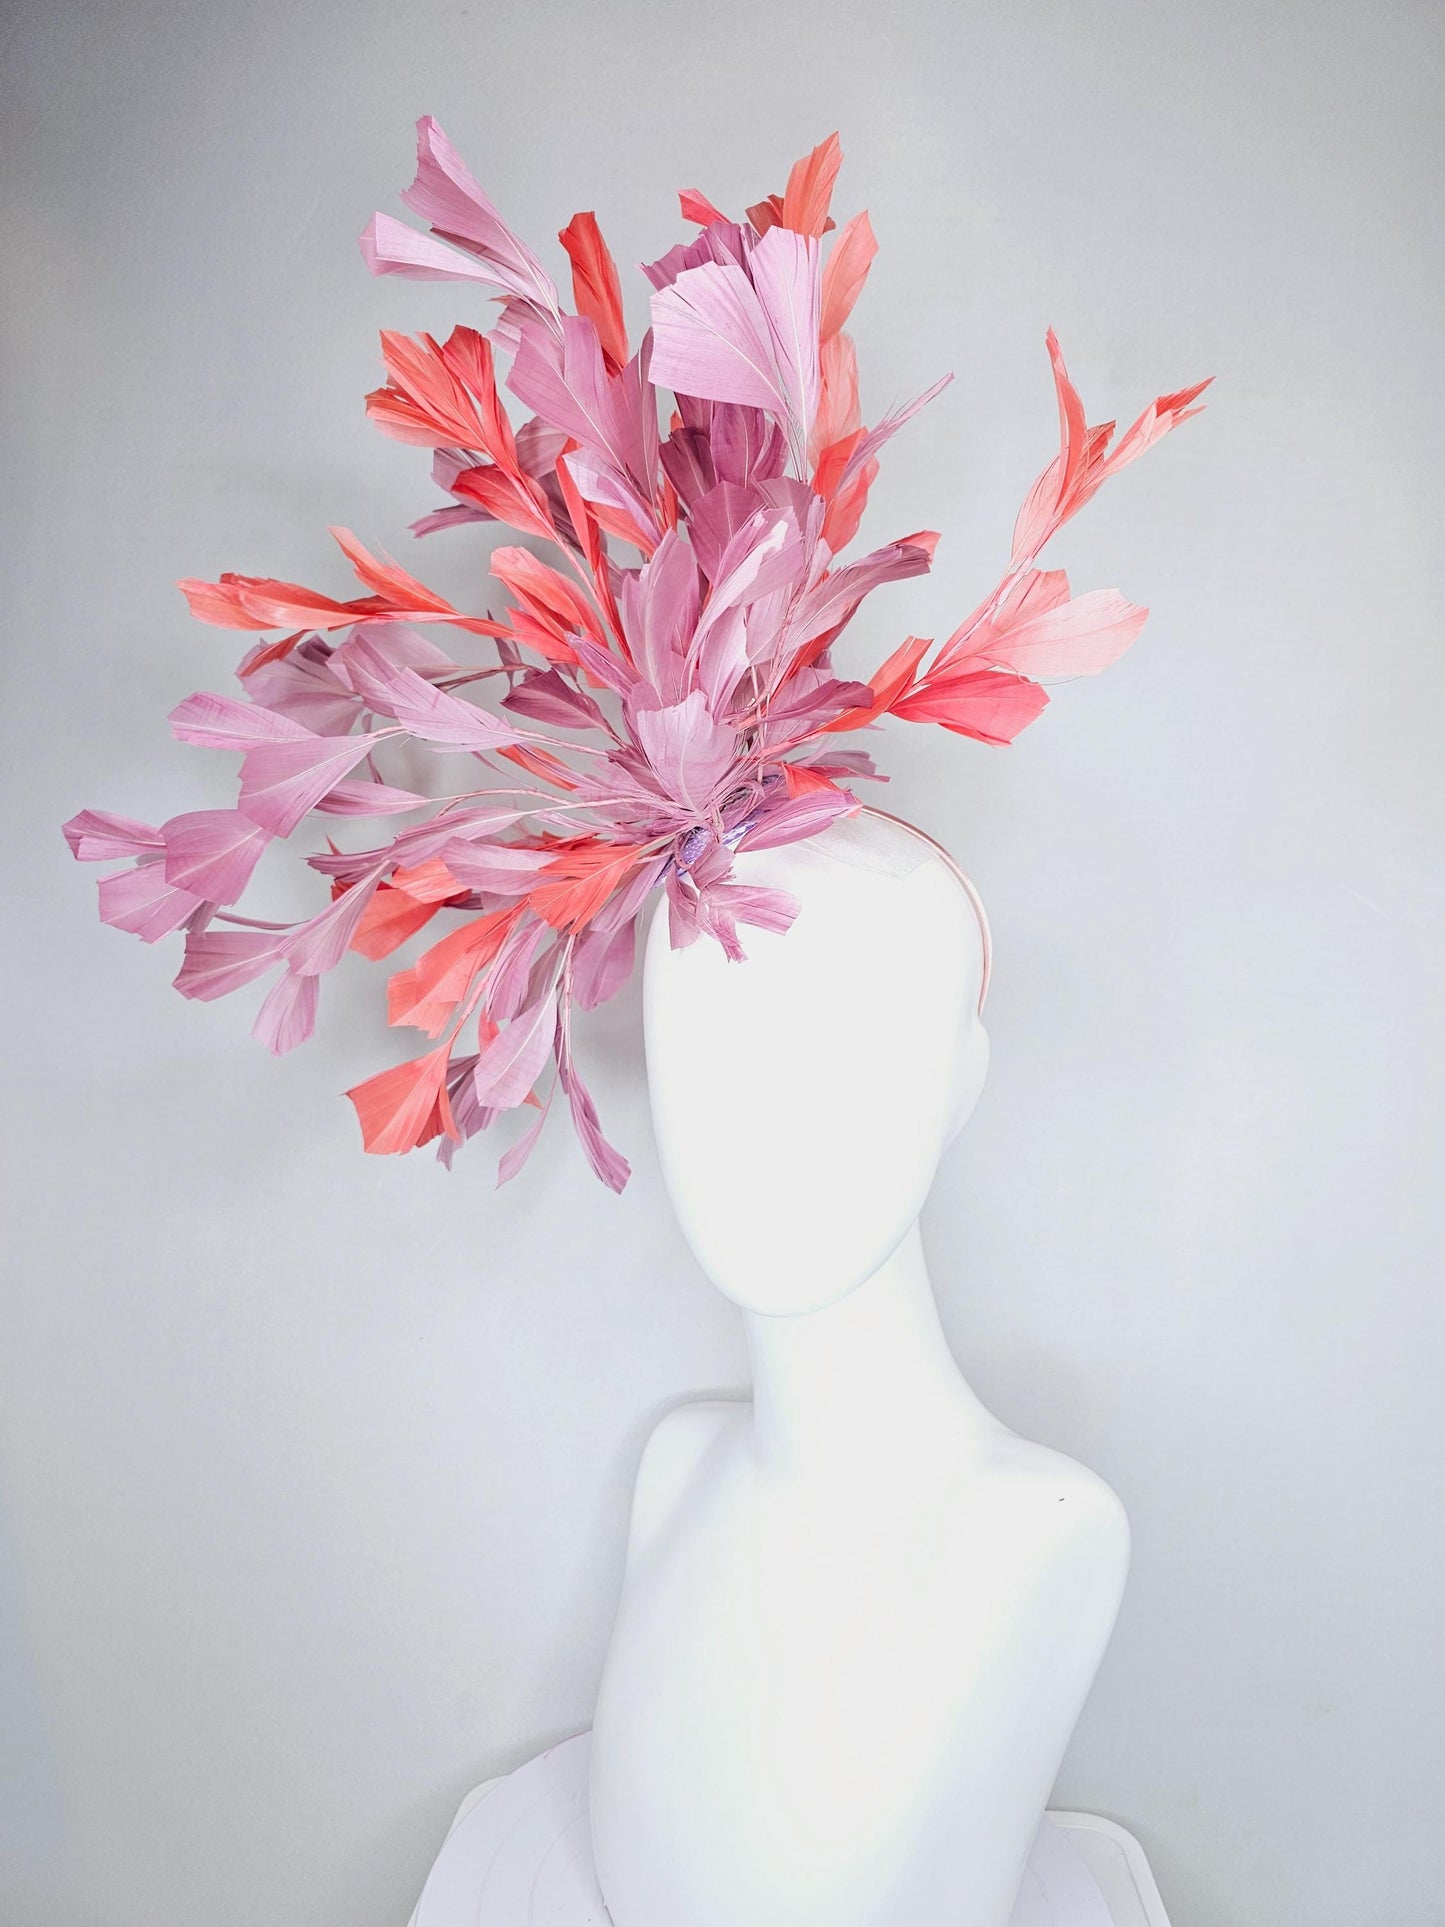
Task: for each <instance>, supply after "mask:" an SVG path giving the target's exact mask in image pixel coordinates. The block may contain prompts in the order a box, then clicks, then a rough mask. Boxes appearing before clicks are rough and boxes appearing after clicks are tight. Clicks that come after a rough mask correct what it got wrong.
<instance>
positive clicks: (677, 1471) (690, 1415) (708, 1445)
mask: <svg viewBox="0 0 1445 1927" xmlns="http://www.w3.org/2000/svg"><path fill="white" fill-rule="evenodd" d="M748 1409H749V1408H748V1406H747V1404H746V1403H745V1402H744V1401H743V1400H741V1399H696V1400H693V1401H692V1402H691V1403H689V1404H687V1405H678V1406H676V1407H674V1409H673V1410H672V1411H670V1412H668V1413H666V1414H665V1415H664V1416H663V1417H662V1418H661V1419H659V1420H658V1422H657V1424H656V1425H655V1426H654V1427H653V1429H652V1433H651V1435H650V1437H649V1438H648V1441H647V1444H646V1445H645V1446H644V1447H643V1448H642V1458H641V1461H640V1463H639V1464H638V1467H637V1484H636V1487H635V1489H634V1492H633V1499H632V1532H631V1550H633V1551H636V1550H638V1549H639V1548H640V1547H641V1546H643V1545H644V1544H645V1543H646V1542H647V1541H648V1540H649V1539H651V1538H652V1536H653V1535H654V1534H655V1533H657V1532H658V1531H660V1530H661V1529H662V1527H663V1526H665V1525H666V1523H667V1521H668V1519H669V1518H670V1517H671V1516H672V1514H673V1512H674V1510H675V1509H676V1507H677V1506H678V1505H679V1504H680V1503H681V1501H682V1499H683V1496H684V1495H685V1493H686V1492H687V1490H688V1488H689V1486H690V1485H691V1484H692V1482H693V1480H694V1478H695V1477H696V1475H697V1473H698V1471H699V1469H700V1468H701V1466H702V1464H703V1462H704V1460H705V1459H706V1458H707V1457H708V1455H709V1453H710V1452H711V1451H712V1450H713V1448H714V1447H715V1446H716V1445H717V1444H718V1443H719V1441H720V1440H721V1439H722V1438H723V1437H724V1436H725V1435H726V1434H727V1433H728V1432H729V1431H730V1430H731V1429H732V1428H733V1427H734V1426H736V1425H737V1424H738V1422H739V1420H740V1418H741V1417H742V1416H743V1415H744V1414H745V1413H746V1412H747V1411H748Z"/></svg>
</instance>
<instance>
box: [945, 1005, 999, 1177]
mask: <svg viewBox="0 0 1445 1927" xmlns="http://www.w3.org/2000/svg"><path fill="white" fill-rule="evenodd" d="M989 1050H990V1046H989V1041H988V1032H987V1031H986V1030H985V1029H984V1027H983V1025H982V1023H981V1022H980V1021H979V1019H978V1018H977V1017H976V1016H974V1015H973V1014H972V1013H970V1014H969V1015H968V1016H967V1017H965V1018H964V1020H963V1025H962V1028H961V1031H960V1035H959V1039H958V1070H957V1073H956V1075H955V1077H954V1085H953V1105H952V1109H951V1111H950V1114H949V1120H948V1129H947V1131H946V1132H945V1134H944V1139H943V1144H942V1146H941V1147H940V1153H939V1155H940V1156H941V1155H942V1153H943V1152H944V1151H946V1150H947V1149H948V1147H949V1145H950V1144H952V1142H953V1140H954V1139H955V1138H956V1137H957V1136H958V1134H959V1132H960V1131H961V1130H962V1129H963V1127H964V1125H965V1124H967V1122H968V1120H969V1119H970V1118H971V1117H972V1116H973V1113H974V1111H975V1109H976V1108H977V1105H978V1100H979V1097H980V1095H981V1093H982V1091H983V1086H984V1079H985V1078H986V1077H987V1076H988V1063H989Z"/></svg>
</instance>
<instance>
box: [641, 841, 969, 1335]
mask: <svg viewBox="0 0 1445 1927" xmlns="http://www.w3.org/2000/svg"><path fill="white" fill-rule="evenodd" d="M738 874H739V877H740V879H741V880H742V881H744V882H747V883H758V884H765V885H767V886H769V887H771V888H774V889H782V890H787V891H789V892H790V893H791V894H792V895H793V896H795V897H796V898H797V899H798V901H799V904H800V906H801V907H800V910H799V913H798V917H797V919H796V921H795V922H794V924H793V927H792V928H791V929H790V930H789V931H787V932H786V933H785V934H784V935H782V936H778V935H774V934H772V933H770V932H766V931H758V930H745V931H744V932H743V937H744V943H745V945H746V948H747V951H748V958H747V961H746V962H745V963H741V964H737V963H730V962H728V960H727V959H726V958H725V957H724V956H723V954H722V952H721V950H720V949H718V947H717V946H716V945H714V944H708V943H698V944H695V945H693V946H692V947H691V948H689V949H686V950H679V951H674V950H673V949H671V947H670V944H669V939H668V928H667V918H666V916H665V914H660V915H658V916H657V917H655V918H654V921H653V925H652V930H651V933H650V936H649V940H648V946H647V960H646V977H645V989H644V1008H645V1013H646V1032H647V1058H648V1081H649V1086H650V1090H651V1096H652V1109H653V1116H654V1119H655V1122H656V1126H657V1137H658V1144H659V1148H660V1154H661V1160H662V1167H663V1173H664V1176H665V1179H666V1182H667V1187H668V1192H669V1194H670V1196H671V1199H672V1203H673V1208H674V1210H675V1211H676V1213H677V1217H678V1221H679V1223H680V1224H681V1226H682V1229H683V1232H684V1235H685V1236H686V1238H687V1240H688V1243H689V1244H690V1245H691V1247H692V1249H693V1251H694V1253H695V1254H696V1256H697V1258H698V1261H699V1263H700V1264H701V1265H702V1267H703V1269H704V1270H705V1271H706V1273H707V1274H708V1276H709V1277H710V1278H711V1279H712V1281H713V1283H714V1284H715V1285H716V1286H717V1287H718V1289H719V1290H720V1291H721V1292H723V1293H724V1294H725V1295H726V1296H727V1297H728V1298H731V1299H732V1300H733V1301H734V1303H736V1304H738V1305H740V1306H742V1307H743V1308H744V1309H746V1310H749V1311H754V1312H758V1313H760V1314H763V1315H765V1316H784V1315H796V1314H798V1313H802V1312H809V1311H818V1310H821V1309H823V1308H824V1307H825V1306H828V1305H831V1304H834V1303H836V1302H837V1301H838V1300H839V1299H840V1298H843V1297H846V1296H847V1294H848V1293H849V1292H851V1291H852V1290H854V1289H855V1288H856V1287H857V1286H858V1285H860V1284H861V1283H862V1282H863V1281H864V1279H866V1278H869V1277H871V1276H872V1275H873V1273H874V1272H875V1271H876V1270H877V1269H878V1267H879V1266H880V1265H881V1264H882V1263H883V1262H884V1261H885V1260H886V1259H887V1258H888V1257H889V1256H890V1254H891V1253H892V1252H893V1251H895V1250H896V1249H897V1247H898V1245H899V1244H900V1242H901V1241H902V1239H903V1238H904V1237H905V1236H906V1235H907V1232H908V1230H909V1228H910V1226H911V1225H912V1224H913V1222H914V1221H915V1219H916V1218H917V1216H918V1213H919V1211H920V1210H921V1209H922V1206H923V1203H924V1200H925V1199H926V1198H927V1196H928V1192H929V1189H930V1187H931V1185H932V1183H933V1177H934V1173H935V1171H936V1169H937V1166H938V1161H939V1158H940V1157H941V1155H942V1153H943V1151H944V1149H945V1148H946V1147H947V1145H948V1144H949V1143H950V1142H951V1140H952V1139H953V1138H954V1137H955V1136H956V1135H957V1133H958V1132H959V1131H960V1130H961V1129H962V1127H963V1125H964V1124H965V1123H966V1122H967V1120H968V1118H969V1116H970V1115H971V1114H972V1112H973V1109H974V1106H975V1104H976V1103H977V1101H978V1096H979V1092H980V1091H981V1089H982V1087H983V1080H984V1076H985V1074H986V1071H987V1067H988V1037H987V1034H986V1032H985V1031H984V1028H983V1024H982V1022H981V1020H980V1018H979V1016H978V1003H979V993H980V989H981V987H982V983H983V973H984V968H985V944H984V937H983V932H982V929H981V927H980V924H979V920H978V917H977V915H976V914H975V911H974V908H973V905H972V903H971V902H970V901H969V898H968V896H967V894H966V892H965V890H964V888H963V886H962V885H961V884H960V883H959V881H958V878H957V877H956V875H954V873H953V872H952V870H951V869H950V866H949V864H948V862H947V861H946V859H945V858H944V857H943V856H942V855H941V854H940V853H939V852H938V851H937V850H936V849H935V848H934V846H932V845H931V844H929V843H928V842H927V840H926V839H924V838H921V837H919V836H916V835H915V834H913V833H912V832H911V831H909V830H908V829H907V828H906V827H904V826H903V825H901V824H898V823H895V822H894V821H893V820H892V819H891V818H886V817H877V816H871V815H870V816H864V817H862V818H855V819H849V820H847V821H845V822H843V823H840V824H837V825H834V826H833V827H832V828H830V829H829V830H827V831H825V832H823V833H822V834H821V835H819V836H817V837H814V838H812V839H810V840H809V841H807V842H804V843H798V844H791V845H788V846H786V847H784V848H782V849H779V850H767V851H759V852H756V853H749V852H745V853H743V854H742V855H741V856H739V858H738Z"/></svg>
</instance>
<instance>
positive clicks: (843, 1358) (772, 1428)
mask: <svg viewBox="0 0 1445 1927" xmlns="http://www.w3.org/2000/svg"><path fill="white" fill-rule="evenodd" d="M743 1325H744V1330H745V1333H746V1337H747V1345H748V1356H749V1359H750V1361H751V1364H752V1376H753V1433H754V1444H755V1449H756V1452H757V1455H758V1460H759V1462H760V1464H761V1465H762V1466H763V1467H764V1468H765V1469H766V1470H767V1471H768V1472H769V1473H774V1474H777V1475H778V1476H780V1477H784V1478H791V1477H794V1476H797V1477H800V1478H807V1479H808V1480H809V1481H815V1480H816V1481H817V1482H819V1483H826V1482H827V1481H828V1480H829V1479H830V1478H836V1479H837V1480H838V1481H840V1482H842V1483H844V1484H846V1485H848V1486H849V1487H850V1488H856V1483H857V1481H858V1479H859V1477H860V1474H865V1473H871V1472H873V1471H876V1472H877V1474H878V1476H879V1478H880V1480H881V1481H883V1482H884V1483H886V1484H887V1485H888V1487H889V1488H890V1489H893V1490H896V1483H895V1482H896V1480H897V1478H898V1476H899V1474H900V1472H901V1471H902V1470H904V1469H905V1468H908V1467H912V1468H914V1470H915V1473H916V1471H917V1470H918V1469H919V1468H921V1467H926V1466H927V1464H928V1463H929V1462H930V1461H932V1460H935V1459H936V1458H937V1455H938V1454H939V1453H940V1452H941V1451H943V1450H947V1451H948V1453H949V1456H950V1461H951V1462H952V1463H955V1464H956V1463H957V1455H958V1453H959V1451H960V1450H962V1451H964V1452H965V1453H975V1454H976V1453H981V1452H982V1451H983V1450H984V1449H985V1448H986V1444H987V1441H988V1440H989V1439H990V1438H992V1437H995V1436H997V1434H998V1431H999V1429H1000V1428H999V1425H998V1421H997V1420H996V1419H994V1418H993V1417H992V1415H991V1414H990V1413H989V1412H988V1411H987V1410H986V1409H985V1407H984V1406H983V1405H982V1403H981V1402H980V1401H979V1399H978V1398H977V1397H976V1396H975V1395H974V1393H973V1392H972V1391H971V1390H970V1389H969V1387H968V1385H967V1384H966V1383H965V1381H964V1378H963V1375H962V1374H961V1373H960V1371H959V1369H958V1366H957V1365H956V1364H955V1363H954V1359H953V1354H952V1352H950V1350H949V1349H948V1341H947V1340H946V1339H945V1337H944V1335H943V1328H942V1326H941V1325H940V1324H939V1321H938V1308H937V1306H936V1304H935V1303H934V1298H933V1290H932V1287H931V1285H930V1284H929V1281H928V1271H927V1267H926V1266H925V1264H924V1259H923V1245H922V1240H921V1239H920V1237H919V1231H918V1226H917V1224H916V1223H915V1224H914V1225H912V1226H911V1228H910V1229H909V1231H908V1232H907V1234H906V1235H905V1237H904V1238H903V1241H902V1243H901V1244H899V1246H898V1248H897V1249H896V1250H895V1251H894V1252H893V1254H892V1256H891V1257H889V1258H886V1259H885V1260H884V1262H883V1263H882V1264H881V1265H880V1266H879V1267H878V1269H877V1271H875V1272H874V1273H873V1275H872V1277H871V1278H868V1279H866V1280H865V1281H864V1282H863V1283H862V1284H861V1285H859V1286H858V1287H857V1288H856V1290H854V1291H851V1292H850V1293H849V1294H848V1296H847V1297H846V1298H841V1299H839V1300H838V1302H837V1303H836V1304H833V1305H829V1306H828V1307H826V1309H824V1310H822V1311H815V1312H802V1313H799V1314H797V1315H795V1316H788V1317H765V1316H764V1315H763V1314H761V1313H759V1312H751V1311H745V1312H744V1313H743Z"/></svg>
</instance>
